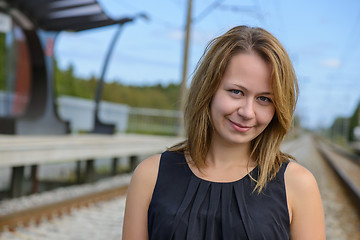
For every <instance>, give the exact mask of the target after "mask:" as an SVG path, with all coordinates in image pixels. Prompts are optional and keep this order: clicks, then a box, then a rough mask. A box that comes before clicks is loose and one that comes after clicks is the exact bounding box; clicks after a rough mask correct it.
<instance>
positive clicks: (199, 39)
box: [168, 29, 212, 44]
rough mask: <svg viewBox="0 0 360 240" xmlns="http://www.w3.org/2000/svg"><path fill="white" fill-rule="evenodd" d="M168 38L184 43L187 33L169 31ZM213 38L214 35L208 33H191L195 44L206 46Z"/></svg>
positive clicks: (176, 30)
mask: <svg viewBox="0 0 360 240" xmlns="http://www.w3.org/2000/svg"><path fill="white" fill-rule="evenodd" d="M168 37H169V38H170V39H171V40H179V41H182V40H183V39H184V37H185V31H182V30H180V29H175V30H172V31H169V32H168ZM211 37H212V35H211V34H209V33H207V32H203V31H196V30H192V31H191V41H193V43H195V44H205V43H207V42H208V41H210V40H211Z"/></svg>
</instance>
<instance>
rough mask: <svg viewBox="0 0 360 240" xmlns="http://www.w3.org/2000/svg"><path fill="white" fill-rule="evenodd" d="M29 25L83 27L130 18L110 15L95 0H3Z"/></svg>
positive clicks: (52, 28)
mask: <svg viewBox="0 0 360 240" xmlns="http://www.w3.org/2000/svg"><path fill="white" fill-rule="evenodd" d="M1 9H3V10H4V9H5V10H6V11H7V12H9V13H10V14H12V15H14V16H16V18H17V19H19V21H21V22H22V25H23V26H25V28H28V29H31V28H32V29H34V28H40V29H43V30H47V31H64V30H66V31H82V30H87V29H92V28H97V27H104V26H108V25H113V24H121V23H125V22H128V21H130V19H129V18H127V17H124V18H120V19H112V18H110V17H109V16H108V15H107V14H106V13H105V12H104V10H103V8H102V7H101V5H100V4H99V3H98V2H97V1H96V0H0V10H1Z"/></svg>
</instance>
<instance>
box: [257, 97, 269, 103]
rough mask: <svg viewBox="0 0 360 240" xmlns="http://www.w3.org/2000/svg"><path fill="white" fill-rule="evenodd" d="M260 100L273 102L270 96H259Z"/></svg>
mask: <svg viewBox="0 0 360 240" xmlns="http://www.w3.org/2000/svg"><path fill="white" fill-rule="evenodd" d="M259 100H260V101H261V102H272V101H271V99H270V98H268V97H264V96H261V97H259Z"/></svg>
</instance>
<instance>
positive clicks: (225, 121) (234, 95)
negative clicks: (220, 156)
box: [210, 52, 275, 145]
mask: <svg viewBox="0 0 360 240" xmlns="http://www.w3.org/2000/svg"><path fill="white" fill-rule="evenodd" d="M270 74H271V69H270V66H269V64H268V63H266V62H265V61H264V60H263V59H262V58H261V57H260V56H258V55H257V54H255V53H252V52H251V53H240V54H238V55H235V56H234V57H233V58H232V59H231V60H230V62H229V65H228V66H227V69H226V71H225V74H224V76H223V78H222V80H221V82H220V86H219V88H218V89H217V91H216V92H215V95H214V98H213V100H212V103H211V106H210V111H211V118H212V123H213V127H214V129H215V132H214V134H213V139H212V140H213V141H215V143H216V142H217V141H222V142H225V143H228V144H231V145H233V144H250V142H251V141H252V140H253V139H254V138H256V137H257V136H258V135H259V134H260V133H261V132H262V131H264V129H265V128H266V127H267V125H268V124H269V123H270V122H271V120H272V118H273V116H274V113H275V107H274V104H273V102H272V101H273V91H272V87H271V81H270Z"/></svg>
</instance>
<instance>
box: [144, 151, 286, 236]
mask: <svg viewBox="0 0 360 240" xmlns="http://www.w3.org/2000/svg"><path fill="white" fill-rule="evenodd" d="M286 167H287V163H283V164H282V166H281V168H280V170H279V172H278V173H277V175H276V177H275V178H274V179H273V180H272V181H270V182H269V183H268V184H267V185H266V187H265V188H264V189H263V190H262V192H261V193H260V194H258V193H257V192H256V191H253V190H254V187H255V182H254V181H253V180H252V179H251V178H250V177H249V176H248V175H246V176H245V177H243V178H241V179H240V180H237V181H234V182H224V183H222V182H211V181H207V180H204V179H201V178H199V177H197V176H196V175H195V174H194V173H193V172H192V171H191V170H190V168H189V166H188V164H187V162H186V159H185V156H184V154H183V153H179V152H171V151H166V152H164V153H163V154H162V155H161V159H160V166H159V173H158V178H157V182H156V185H155V189H154V192H153V196H152V199H151V202H150V205H149V210H148V233H149V239H150V240H151V239H153V240H165V239H166V240H170V239H171V240H185V239H186V240H202V239H204V240H222V239H224V240H233V239H234V240H235V239H236V240H239V239H251V240H252V239H256V240H257V239H267V240H269V239H276V240H282V239H289V231H290V220H289V212H288V208H287V200H286V191H285V182H284V172H285V169H286ZM250 174H251V176H252V177H253V178H254V179H257V177H258V167H255V168H254V169H253V170H252V171H251V172H250Z"/></svg>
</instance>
